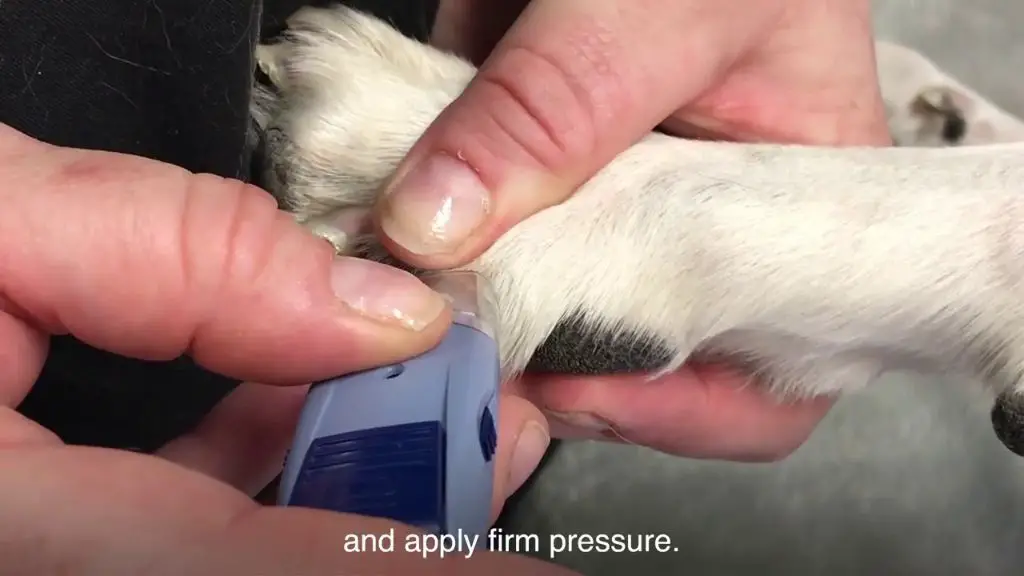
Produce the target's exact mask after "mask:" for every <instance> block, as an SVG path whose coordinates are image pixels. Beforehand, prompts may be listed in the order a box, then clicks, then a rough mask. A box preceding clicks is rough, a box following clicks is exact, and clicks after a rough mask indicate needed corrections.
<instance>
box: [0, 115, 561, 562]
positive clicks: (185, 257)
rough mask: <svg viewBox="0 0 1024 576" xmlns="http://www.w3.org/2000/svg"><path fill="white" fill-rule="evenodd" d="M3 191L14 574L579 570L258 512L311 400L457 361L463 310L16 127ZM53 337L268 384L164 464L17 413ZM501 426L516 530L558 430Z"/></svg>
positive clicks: (7, 548) (206, 189) (120, 164)
mask: <svg viewBox="0 0 1024 576" xmlns="http://www.w3.org/2000/svg"><path fill="white" fill-rule="evenodd" d="M0 182H3V185H2V187H0V203H2V205H3V209H2V210H0V231H2V238H3V243H2V244H0V516H2V517H3V518H4V522H2V523H0V558H2V559H3V560H2V565H3V569H2V570H0V571H2V572H4V573H11V574H51V573H56V572H72V573H75V574H83V575H85V574H98V575H99V574H103V575H107V574H138V573H141V572H149V571H152V570H154V569H155V571H157V572H160V573H182V574H257V573H259V574H268V575H269V574H281V575H291V574H340V573H356V572H358V573H366V572H369V573H375V574H392V573H393V574H405V573H409V572H416V573H422V574H430V573H437V574H441V573H453V574H459V573H466V574H477V573H479V572H480V571H481V569H482V568H490V569H491V570H493V571H497V572H498V573H510V574H511V573H523V572H527V573H537V574H561V573H564V572H560V571H558V570H556V569H554V568H547V567H544V566H538V565H535V563H533V562H529V561H527V560H525V559H522V558H516V557H507V556H500V555H487V554H483V553H479V554H477V555H474V557H473V558H472V559H471V560H470V561H468V562H466V561H461V560H459V559H458V558H455V557H450V558H446V559H443V560H442V559H439V558H430V559H427V560H423V559H421V558H420V557H419V556H418V555H412V554H403V553H402V552H400V551H396V552H394V553H391V554H376V555H375V554H369V553H367V554H351V553H346V552H344V551H343V549H342V543H343V542H344V537H345V535H346V534H350V533H378V534H380V533H384V531H386V530H388V529H390V528H395V530H396V540H397V541H398V542H399V543H400V542H401V540H400V538H402V536H403V535H404V534H406V533H409V532H411V531H410V530H408V529H405V528H403V527H400V526H395V525H393V524H391V523H387V522H382V521H378V520H373V519H368V518H360V517H355V516H346V515H339V514H333V513H328V512H323V511H315V510H302V509H291V508H262V507H260V506H258V505H256V504H255V503H254V502H253V501H252V500H251V499H250V498H248V497H247V496H246V492H248V493H250V494H252V493H255V492H257V491H258V490H259V489H261V488H262V487H263V486H265V485H266V484H267V483H268V482H269V481H270V480H271V479H272V478H273V477H274V476H275V475H276V473H277V472H278V471H279V470H280V466H281V462H282V460H283V456H284V452H285V450H286V449H287V446H288V443H289V441H290V436H291V434H292V432H293V428H294V425H295V421H296V418H297V415H298V412H299V410H300V408H301V405H302V401H303V396H304V394H305V387H304V386H299V385H296V384H297V383H301V382H310V381H314V380H317V379H320V378H325V377H328V376H332V375H337V374H342V373H346V372H352V371H356V370H360V369H365V368H369V367H372V366H378V365H383V364H387V363H390V362H395V361H399V360H402V359H405V358H408V357H411V356H414V355H416V354H418V353H420V352H423V351H425V350H427V349H428V348H429V347H431V346H432V345H434V344H436V343H437V341H438V340H439V339H440V337H441V336H442V334H443V333H444V331H445V330H446V328H447V326H448V323H449V319H450V311H449V310H448V308H447V307H446V304H445V302H444V300H443V299H442V298H441V297H440V296H439V295H437V294H436V293H434V292H432V291H430V290H429V289H428V288H426V287H425V286H424V285H423V284H421V283H420V282H419V281H418V280H416V279H415V278H413V277H412V276H410V275H408V274H406V273H404V272H400V271H398V270H396V269H394V268H388V267H385V266H383V265H379V264H376V263H372V262H368V261H361V260H354V259H349V258H338V259H335V258H334V257H333V251H332V249H331V247H330V246H329V245H327V244H326V243H325V242H323V241H322V240H319V239H317V238H315V237H313V236H312V235H310V234H308V233H307V232H305V231H304V230H303V229H302V228H301V227H299V226H298V225H297V224H295V223H294V222H293V221H292V220H291V218H290V217H289V216H287V215H286V214H284V213H282V212H279V211H277V210H276V207H275V204H274V201H273V199H272V198H271V197H270V196H269V195H268V194H266V193H265V192H262V191H259V190H257V189H255V188H252V187H250V186H246V185H243V184H241V183H239V182H235V181H230V180H225V179H222V178H217V177H213V176H208V175H194V174H190V173H187V172H185V171H184V170H181V169H178V168H175V167H172V166H168V165H164V164H161V163H158V162H155V161H150V160H146V159H142V158H137V157H131V156H124V155H118V154H112V153H105V152H92V151H82V150H72V149H64V148H58V147H55V146H49V145H46V144H43V143H40V142H38V141H35V140H32V139H30V138H28V137H26V136H24V135H22V134H20V133H18V132H16V131H14V130H12V129H10V128H8V127H6V126H3V125H0ZM51 334H72V335H74V336H75V337H77V338H79V339H80V340H82V341H84V342H86V343H89V344H91V345H93V346H96V347H98V348H102V349H106V350H109V351H112V352H115V353H119V354H123V355H128V356H133V357H136V358H142V359H149V360H167V359H171V358H175V357H177V356H179V355H181V354H183V353H189V354H191V355H192V356H193V357H194V358H195V359H196V361H197V362H199V363H200V364H202V365H204V366H205V367H207V368H209V369H211V370H214V371H217V372H221V373H223V374H226V375H229V376H232V377H236V378H239V379H244V380H249V381H259V382H265V383H267V384H243V385H242V386H241V387H240V388H239V389H238V390H237V391H236V392H234V393H233V394H231V395H230V396H229V397H228V398H226V399H225V400H224V401H223V403H222V404H220V405H219V406H218V407H217V408H215V409H214V411H213V412H212V413H211V414H210V415H209V416H208V418H207V419H206V420H205V421H204V422H203V423H202V424H201V425H200V426H199V427H198V428H197V429H196V430H195V431H194V432H193V433H191V434H189V435H186V436H184V437H182V438H179V439H177V440H175V441H173V442H171V443H170V444H168V445H167V446H165V447H164V448H163V449H161V450H160V451H159V452H158V453H157V454H156V455H143V454H136V453H131V452H122V451H117V450H107V449H100V448H91V447H79V446H68V445H65V444H64V443H62V442H61V441H60V440H59V439H58V438H57V437H56V436H55V435H54V434H52V433H51V432H50V431H48V430H46V429H44V428H42V427H41V426H39V425H38V424H36V423H34V422H32V421H30V420H28V419H26V418H25V417H24V416H22V415H20V414H19V413H18V412H16V411H15V407H16V406H17V405H18V404H19V402H20V401H21V400H22V398H24V396H25V395H26V393H27V392H28V390H29V389H30V387H31V385H32V383H33V382H34V381H35V379H36V378H37V376H38V374H39V372H40V369H41V367H42V364H43V360H44V358H45V356H46V354H47V344H48V337H49V335H51ZM137 384H138V385H139V386H145V385H146V383H145V382H138V383H137ZM499 425H500V430H499V434H498V439H499V446H498V450H497V458H496V483H497V486H496V487H495V494H496V501H495V503H494V512H495V513H496V512H497V510H498V508H499V507H500V505H501V502H503V501H504V499H505V496H506V495H507V493H508V492H510V491H511V490H514V489H515V488H516V487H518V482H521V481H522V479H524V478H525V476H526V474H528V473H529V472H530V471H532V469H533V467H534V466H535V465H536V459H539V458H540V456H541V453H542V452H543V449H544V447H545V446H546V428H545V425H544V419H543V417H542V416H541V414H539V413H538V412H537V410H536V408H534V407H533V406H532V405H530V404H529V403H527V402H525V401H524V400H522V399H519V398H516V397H505V398H503V399H502V400H501V402H500V415H499ZM526 429H529V430H533V432H534V433H535V434H539V436H540V437H539V439H538V438H535V440H536V441H537V442H539V443H540V445H539V446H538V445H535V446H533V447H532V452H531V453H527V454H526V455H525V456H523V455H522V454H521V453H519V454H517V453H516V452H515V451H514V449H513V448H514V446H515V444H516V442H517V440H519V439H521V438H527V435H526V433H525V432H523V430H526ZM530 450H531V449H530V448H527V451H528V452H529V451H530ZM524 458H525V460H524ZM531 459H533V461H531ZM545 570H547V571H546V572H545Z"/></svg>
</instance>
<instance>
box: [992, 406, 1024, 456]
mask: <svg viewBox="0 0 1024 576" xmlns="http://www.w3.org/2000/svg"><path fill="white" fill-rule="evenodd" d="M992 429H993V430H994V431H995V433H996V437H997V438H999V441H1000V442H1002V443H1003V446H1006V447H1007V448H1008V449H1009V450H1010V451H1011V452H1013V453H1014V454H1016V455H1018V456H1024V398H1020V397H1019V396H1018V397H1011V396H1010V395H1006V394H1004V395H1002V396H1000V397H999V398H998V399H997V400H996V405H995V406H993V407H992Z"/></svg>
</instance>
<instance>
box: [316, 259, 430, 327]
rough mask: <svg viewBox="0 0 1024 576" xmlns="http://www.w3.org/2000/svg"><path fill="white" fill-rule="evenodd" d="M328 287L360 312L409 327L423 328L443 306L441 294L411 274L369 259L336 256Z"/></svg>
mask: <svg viewBox="0 0 1024 576" xmlns="http://www.w3.org/2000/svg"><path fill="white" fill-rule="evenodd" d="M331 288H333V290H334V294H335V295H336V296H337V297H338V298H339V299H340V300H341V301H342V302H344V303H345V304H347V305H348V306H349V307H351V308H352V309H353V310H355V311H357V312H359V313H360V314H362V315H364V316H368V317H370V318H373V319H376V320H380V321H383V322H388V323H393V324H397V325H399V326H402V327H404V328H407V329H409V330H415V331H419V330H422V329H424V328H426V327H427V326H429V325H430V324H431V323H432V322H433V321H434V320H436V319H437V317H438V316H440V315H441V312H442V311H444V308H445V300H444V298H443V297H442V296H441V295H440V294H438V293H437V292H434V291H433V290H431V289H430V288H428V287H427V286H426V285H425V284H423V283H422V282H420V281H419V280H418V279H417V278H416V277H415V276H413V275H412V274H409V273H408V272H405V271H403V270H399V269H398V268H393V267H391V266H386V265H384V264H379V263H377V262H373V261H371V260H361V259H359V258H349V257H344V256H342V257H338V258H335V259H334V264H333V265H332V267H331Z"/></svg>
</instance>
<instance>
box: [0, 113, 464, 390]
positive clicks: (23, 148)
mask: <svg viewBox="0 0 1024 576" xmlns="http://www.w3.org/2000/svg"><path fill="white" fill-rule="evenodd" d="M0 182H2V183H3V187H2V188H0V197H2V200H3V204H4V209H3V210H2V211H0V230H2V231H3V238H4V241H3V243H2V244H0V314H2V315H6V316H7V319H4V320H0V338H2V340H0V350H4V349H9V347H11V346H17V347H19V349H22V348H26V347H31V346H36V347H38V346H39V345H41V344H32V343H33V342H36V343H38V342H39V340H40V339H39V338H38V337H37V336H33V335H32V332H30V331H37V332H41V333H46V334H65V333H70V334H72V335H74V336H76V337H77V338H79V339H80V340H82V341H84V342H86V343H88V344H91V345H92V346H95V347H97V348H101V349H105V350H108V351H111V352H115V353H118V354H122V355H126V356H133V357H136V358H141V359H147V360H169V359H173V358H175V357H177V356H180V355H182V354H185V353H189V354H191V355H192V356H194V357H195V359H196V361H197V362H199V363H201V364H203V365H204V366H205V367H207V368H208V369H211V370H214V371H217V372H221V373H223V374H225V375H228V376H232V377H235V378H238V379H241V380H257V381H260V382H265V383H274V384H282V383H284V384H301V383H306V382H309V381H311V380H317V379H320V378H325V377H329V376H334V375H337V374H340V373H345V372H350V371H354V370H359V369H363V368H368V367H371V366H375V365H381V364H385V363H388V362H393V361H397V360H400V359H404V358H408V357H411V356H414V355H416V354H418V353H420V352H422V351H424V350H427V349H428V348H429V347H430V346H432V345H434V344H436V342H437V341H438V340H439V339H440V337H441V336H442V334H443V333H444V330H445V329H446V328H447V323H448V318H449V314H448V309H447V305H446V303H445V301H444V299H443V298H442V297H440V295H438V294H437V293H435V292H433V291H432V290H430V289H429V288H427V287H426V286H425V285H423V284H422V283H421V282H420V281H419V280H417V279H416V278H414V277H413V276H411V275H409V274H407V273H405V272H402V271H399V270H397V269H395V268H390V267H387V266H383V265H380V264H376V263H372V262H368V261H360V260H355V259H351V258H334V255H333V250H332V249H331V248H330V247H329V246H328V245H327V244H326V243H325V242H323V241H322V240H319V239H317V238H316V237H314V236H313V235H311V234H309V233H308V232H307V231H305V230H303V229H302V228H301V227H300V226H299V225H298V224H296V223H295V222H293V221H292V219H291V218H290V216H289V215H287V214H285V213H283V212H280V211H278V210H277V207H276V204H275V203H274V201H273V199H272V198H271V197H270V195H269V194H267V193H265V192H263V191H261V190H258V189H256V188H254V187H251V186H248V185H245V184H243V183H241V182H237V181H231V180H226V179H223V178H218V177H215V176H210V175H195V174H191V173H188V172H186V171H184V170H181V169H178V168H175V167H173V166H169V165H166V164H162V163H159V162H155V161H151V160H147V159H143V158H137V157H131V156H124V155H118V154H112V153H104V152H90V151H81V150H68V149H61V148H56V147H50V146H45V145H43V144H41V143H38V142H35V141H32V140H30V139H28V138H26V137H24V136H21V135H20V134H17V133H15V132H13V131H11V130H5V129H4V128H3V127H2V126H0ZM36 352H38V350H36ZM41 356H42V354H40V353H20V354H18V357H17V358H13V362H14V366H10V365H8V366H5V367H4V368H3V370H4V372H5V374H10V375H14V376H17V379H18V380H20V381H21V382H20V384H19V386H24V387H27V386H28V385H29V384H30V383H31V381H30V380H29V381H24V380H25V379H26V378H29V377H31V375H32V374H33V373H34V372H35V371H36V370H38V366H36V367H35V368H33V366H27V365H26V366H19V365H18V364H19V362H20V363H26V362H27V363H38V362H39V361H40V359H41Z"/></svg>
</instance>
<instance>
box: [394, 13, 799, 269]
mask: <svg viewBox="0 0 1024 576" xmlns="http://www.w3.org/2000/svg"><path fill="white" fill-rule="evenodd" d="M779 5H780V3H779V2H774V1H772V2H757V3H755V4H754V5H751V3H749V2H739V1H735V0H729V1H724V2H718V3H716V2H711V3H709V2H705V1H703V0H683V1H680V0H655V1H650V2H632V3H626V2H618V1H616V0H587V1H586V2H584V1H572V2H567V1H565V0H536V1H534V2H531V3H530V5H529V6H528V7H527V8H526V9H525V11H524V12H523V13H522V14H521V15H520V17H519V19H518V20H517V21H516V23H515V25H514V26H513V27H512V29H511V30H510V31H509V32H508V34H506V35H505V37H504V38H503V39H502V40H501V42H500V43H499V44H498V46H497V47H496V48H495V50H494V52H493V53H492V54H491V56H490V57H489V58H488V59H487V60H486V61H485V62H484V64H483V66H482V67H481V69H480V71H479V73H478V74H477V75H476V77H475V78H474V80H473V81H472V82H471V83H470V85H469V86H468V87H467V89H466V91H465V92H464V93H463V94H462V96H461V97H460V98H458V99H457V100H456V101H455V102H454V103H453V104H452V105H451V106H449V107H448V108H447V109H446V110H445V111H444V112H442V114H441V115H440V117H439V118H438V119H437V121H435V122H434V123H433V125H432V126H431V127H429V128H428V130H427V131H426V133H425V134H424V136H423V137H422V138H421V139H420V141H419V142H417V144H416V145H415V146H414V147H413V149H412V150H411V151H410V153H409V155H408V156H407V157H406V159H405V160H404V161H403V163H402V165H400V166H399V168H398V170H397V172H396V175H395V178H394V179H393V180H392V182H391V184H390V185H389V186H388V189H387V190H386V191H385V193H384V194H383V197H382V201H381V203H380V205H379V206H378V214H377V218H378V224H379V228H380V230H381V231H382V232H383V235H384V236H385V237H386V238H385V239H384V241H385V243H386V244H387V245H388V248H389V249H390V250H391V251H392V252H393V253H394V254H395V255H396V256H398V257H399V258H401V259H403V260H405V261H406V262H409V263H411V264H414V265H418V266H422V267H426V268H444V267H450V266H456V265H460V264H463V263H465V262H468V261H469V260H471V259H472V258H474V257H476V256H477V255H479V254H480V253H481V252H483V251H484V250H486V249H487V248H488V247H489V246H490V244H491V243H492V242H493V241H494V240H495V239H496V238H498V237H499V236H500V235H501V234H503V233H504V232H505V231H506V230H508V229H509V228H510V227H512V226H513V225H515V224H517V223H518V222H520V221H521V220H523V219H525V218H526V217H528V216H530V215H532V214H534V213H536V212H537V211H539V210H541V209H543V208H546V207H549V206H552V205H554V204H557V203H559V202H561V201H562V200H564V199H565V198H566V197H568V196H569V195H570V194H571V193H572V192H573V191H574V190H575V189H576V188H577V187H578V186H579V185H580V184H582V183H583V182H584V181H586V180H587V179H588V178H590V177H591V176H592V175H593V174H594V173H595V172H596V171H597V170H599V169H600V168H601V167H603V166H604V165H605V164H607V163H608V162H609V161H611V159H612V158H614V157H615V156H616V155H617V154H618V153H620V152H621V151H623V150H624V149H626V148H627V147H628V146H629V145H630V144H632V143H634V142H635V141H636V140H638V139H639V138H640V137H642V136H643V135H644V134H646V133H647V132H649V131H650V130H651V129H653V128H654V127H655V126H657V125H658V123H659V122H661V120H663V119H664V118H666V117H667V116H669V114H671V113H672V112H673V111H674V110H676V109H677V108H678V107H679V105H680V103H681V102H686V101H689V100H691V99H692V98H694V97H696V96H697V95H698V94H700V93H701V92H702V91H703V90H705V89H706V88H707V87H708V86H709V85H710V84H711V83H712V81H714V80H715V79H716V78H717V77H718V76H719V75H721V74H722V73H723V72H724V71H725V70H726V69H727V68H728V67H730V66H731V65H732V63H733V62H734V61H735V60H736V59H737V58H738V57H739V56H740V55H741V54H743V53H744V52H745V51H746V50H748V49H749V47H750V44H751V43H752V42H753V41H754V40H755V39H756V38H758V37H759V32H758V31H760V30H762V29H766V28H767V27H768V25H769V24H770V23H771V22H773V21H774V18H775V17H776V15H777V14H776V13H777V12H778V10H777V8H778V6H779Z"/></svg>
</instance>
